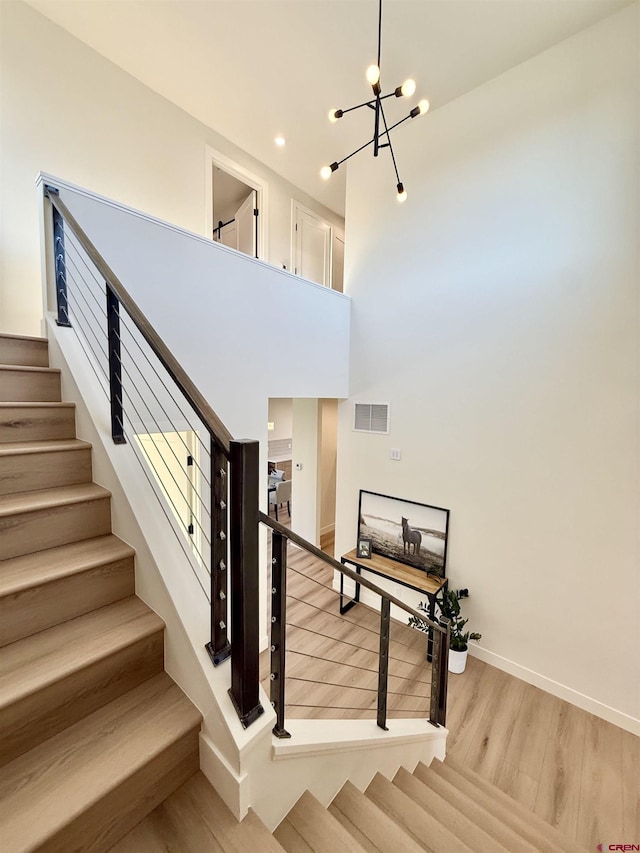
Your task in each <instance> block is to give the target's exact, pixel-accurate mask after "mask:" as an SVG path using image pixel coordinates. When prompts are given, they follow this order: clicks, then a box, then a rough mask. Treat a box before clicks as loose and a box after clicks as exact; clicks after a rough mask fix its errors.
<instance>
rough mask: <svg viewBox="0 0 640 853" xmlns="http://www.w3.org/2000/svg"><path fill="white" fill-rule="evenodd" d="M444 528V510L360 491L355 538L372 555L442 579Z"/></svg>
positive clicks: (445, 535) (444, 556)
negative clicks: (366, 541)
mask: <svg viewBox="0 0 640 853" xmlns="http://www.w3.org/2000/svg"><path fill="white" fill-rule="evenodd" d="M448 527H449V510H448V509H443V508H442V507H436V506H430V505H429V504H422V503H417V502H416V501H409V500H403V499H402V498H393V497H390V496H389V495H380V494H378V493H376V492H368V491H365V490H364V489H361V491H360V503H359V511H358V537H360V538H362V537H365V538H367V539H370V540H371V551H372V553H373V554H380V555H381V556H383V557H388V558H389V559H392V560H397V561H398V562H400V563H405V564H407V565H409V566H413V567H414V568H416V569H422V570H423V571H425V572H427V573H428V574H433V575H437V576H438V577H444V576H445V563H446V557H447V534H448Z"/></svg>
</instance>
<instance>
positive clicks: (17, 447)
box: [0, 438, 92, 458]
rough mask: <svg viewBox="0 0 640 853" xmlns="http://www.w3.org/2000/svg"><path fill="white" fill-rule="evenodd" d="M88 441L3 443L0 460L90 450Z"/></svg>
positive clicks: (0, 448) (68, 439) (65, 439)
mask: <svg viewBox="0 0 640 853" xmlns="http://www.w3.org/2000/svg"><path fill="white" fill-rule="evenodd" d="M91 446H92V445H91V444H90V443H89V442H88V441H82V440H81V439H79V438H53V439H50V440H42V439H40V440H39V441H5V442H3V444H0V458H1V457H3V456H20V455H22V454H25V453H56V452H57V451H60V450H87V449H88V448H91Z"/></svg>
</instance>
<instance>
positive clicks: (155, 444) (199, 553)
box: [69, 276, 211, 563]
mask: <svg viewBox="0 0 640 853" xmlns="http://www.w3.org/2000/svg"><path fill="white" fill-rule="evenodd" d="M69 277H70V278H71V280H72V282H73V283H74V284H75V285H76V287H77V289H78V291H79V293H80V295H81V296H82V298H83V301H84V302H85V304H86V305H87V308H88V309H89V312H90V313H91V315H92V317H93V318H94V319H95V320H96V323H97V324H98V326H100V321H99V320H98V318H97V317H96V315H95V314H94V312H93V311H92V309H91V306H90V305H89V303H88V302H87V300H86V298H85V297H84V295H83V293H82V291H81V289H80V288H79V287H78V285H77V282H76V281H75V279H74V277H73V276H69ZM74 301H76V300H74ZM76 306H77V308H78V309H79V311H80V313H81V314H82V316H83V317H84V319H85V320H86V321H87V325H88V327H89V329H90V331H91V333H92V334H93V336H94V338H95V339H96V341H97V343H98V345H99V346H100V339H99V338H98V336H97V335H96V333H95V331H94V330H93V328H92V327H91V324H90V323H89V321H88V320H87V317H86V315H85V313H84V311H82V309H80V304H79V302H77V301H76ZM105 316H106V315H105ZM92 352H93V348H92ZM103 356H104V358H105V359H108V354H107V353H104V351H103ZM118 361H119V362H120V365H121V367H122V369H123V370H124V372H125V373H126V375H127V376H128V377H129V379H130V380H131V384H132V386H133V387H134V388H135V387H136V385H135V381H134V379H133V377H132V376H131V374H130V373H129V371H128V370H127V368H126V367H125V366H124V364H123V363H122V359H121V358H118ZM105 378H107V377H106V375H105ZM143 378H144V377H143ZM123 390H124V393H125V395H126V396H127V398H128V399H129V402H130V403H131V407H132V408H133V410H134V411H135V413H136V416H137V417H138V419H139V420H140V422H141V423H144V420H143V419H142V417H141V415H140V412H139V411H138V409H137V407H136V405H135V403H134V402H133V398H132V397H131V395H130V394H129V392H128V391H127V390H126V386H124V385H123ZM139 399H140V400H141V402H142V403H143V404H144V405H145V407H146V409H147V411H148V412H149V415H150V416H151V418H152V420H153V421H154V423H155V424H156V427H157V428H158V431H159V432H160V433H161V434H164V433H163V430H162V429H160V426H159V425H158V422H157V420H156V419H155V417H154V416H153V413H152V412H151V409H150V407H149V404H148V403H146V402H145V401H144V398H143V397H142V395H139ZM118 402H119V404H120V406H121V407H122V408H123V410H124V404H123V402H122V400H121V399H119V398H118ZM160 405H161V404H160ZM121 426H122V424H121ZM123 429H124V427H123ZM149 436H150V438H151V441H152V442H153V445H154V447H155V448H156V450H157V449H158V445H157V443H156V441H155V439H154V438H153V436H152V435H151V433H149ZM170 449H171V452H172V453H173V456H174V457H175V459H176V461H177V462H178V464H179V465H181V464H182V463H181V462H180V459H179V458H178V456H177V454H176V452H175V451H174V450H173V448H172V447H170ZM158 455H159V456H160V458H161V460H162V462H163V464H164V467H165V468H166V469H167V471H168V472H169V475H170V477H171V479H172V480H173V482H174V484H175V486H176V488H177V489H178V492H179V494H180V496H181V498H182V499H183V501H184V502H185V504H186V505H187V508H188V509H189V510H190V508H191V507H190V503H189V500H188V498H187V497H186V495H185V494H184V492H183V491H182V489H181V488H180V486H179V484H178V482H177V480H176V478H175V477H174V475H173V472H172V471H171V469H170V468H169V465H168V463H167V461H166V460H165V459H164V457H163V456H162V454H161V453H159V454H158ZM145 456H146V457H147V459H148V461H149V464H151V466H152V468H153V470H154V473H155V474H156V477H157V478H158V480H159V481H160V482H162V478H161V476H160V474H159V473H158V470H157V468H156V467H155V465H153V463H152V462H151V459H149V457H148V455H147V454H146V453H145ZM193 489H194V492H195V493H196V495H197V497H198V499H199V501H200V504H201V505H202V508H203V509H204V511H205V513H206V514H207V515H209V516H210V513H209V512H208V511H207V509H206V506H205V504H204V501H203V500H202V497H201V496H200V494H199V493H198V490H197V489H196V488H195V486H194V487H193ZM166 497H167V498H168V499H169V501H170V503H171V505H172V506H173V508H174V510H175V512H176V514H177V515H178V517H179V516H180V511H179V510H178V508H177V506H176V505H175V503H174V501H173V499H172V498H171V496H170V495H169V494H168V493H167V495H166ZM192 520H193V521H194V522H195V523H196V524H197V525H198V527H199V528H200V531H201V533H202V536H203V538H204V539H205V541H206V542H207V545H209V546H211V541H210V539H209V537H208V536H207V534H206V532H205V529H204V527H203V526H202V524H201V523H200V521H198V519H197V518H196V517H195V516H192ZM192 547H193V549H194V551H196V552H197V554H198V556H199V557H200V559H201V560H202V562H203V563H205V560H204V557H203V556H202V554H201V552H200V550H199V549H198V548H197V547H196V545H195V544H194V543H192Z"/></svg>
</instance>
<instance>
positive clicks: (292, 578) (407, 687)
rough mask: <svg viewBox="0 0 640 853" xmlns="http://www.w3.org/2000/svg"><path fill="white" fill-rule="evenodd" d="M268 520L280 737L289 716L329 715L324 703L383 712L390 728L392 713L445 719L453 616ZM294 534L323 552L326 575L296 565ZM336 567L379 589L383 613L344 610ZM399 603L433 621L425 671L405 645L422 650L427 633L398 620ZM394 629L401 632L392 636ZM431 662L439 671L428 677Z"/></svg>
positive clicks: (351, 711)
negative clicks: (434, 612)
mask: <svg viewBox="0 0 640 853" xmlns="http://www.w3.org/2000/svg"><path fill="white" fill-rule="evenodd" d="M260 521H261V522H262V523H263V524H265V525H266V526H267V527H268V528H270V530H271V643H270V671H269V681H270V699H271V704H272V706H273V708H274V709H275V712H276V725H275V726H274V729H273V732H274V734H275V735H276V736H277V737H279V738H286V737H289V736H290V735H289V732H288V731H287V729H286V718H287V717H289V718H297V717H309V716H311V717H313V716H324V714H323V713H322V712H324V711H330V712H331V713H332V715H334V716H335V715H339V716H341V717H356V718H363V717H364V718H366V717H375V720H376V723H377V725H378V726H379V727H380V728H381V729H384V730H385V731H386V730H387V728H388V727H387V720H388V717H389V715H392V716H393V717H394V718H397V717H403V716H406V715H410V716H412V717H419V716H428V719H429V721H430V722H431V723H433V725H435V726H440V725H445V722H446V703H447V657H448V653H449V623H448V620H447V619H440V620H439V622H434V621H432V620H430V619H427V618H426V617H425V616H424V614H420V613H418V612H417V611H416V610H414V609H413V608H411V607H409V606H408V605H407V604H405V603H404V602H403V601H401V600H400V599H398V598H396V597H395V596H394V595H391V594H390V593H388V592H385V591H384V590H382V589H381V588H380V587H379V586H377V585H376V584H374V583H372V582H371V581H369V580H368V579H367V578H363V577H362V576H361V575H358V574H357V573H356V572H354V571H353V570H352V569H350V568H348V567H347V566H345V565H343V564H342V563H339V562H338V561H337V560H334V559H333V558H332V557H330V556H329V555H328V554H326V553H325V552H324V551H321V550H320V549H319V548H316V547H315V546H314V545H312V544H311V543H310V542H307V541H306V540H305V539H303V538H302V537H301V536H298V534H296V533H294V532H293V531H292V530H289V529H288V528H287V527H285V526H284V525H283V524H280V523H279V522H277V521H274V520H273V519H272V518H271V517H270V516H268V515H265V514H264V513H262V512H261V513H260ZM288 542H293V543H294V544H295V545H297V546H298V547H299V548H302V549H303V550H305V551H306V552H307V553H309V554H311V555H312V556H314V557H316V558H317V559H318V560H319V561H321V563H322V564H323V565H324V566H325V567H326V568H327V569H328V570H329V571H328V572H325V573H324V577H322V576H315V577H311V576H310V575H309V574H308V573H306V572H302V571H300V570H299V569H296V568H295V567H289V566H288V563H287V544H288ZM334 572H340V573H341V574H342V576H343V577H344V578H349V579H350V580H352V581H354V582H356V583H359V584H360V585H361V586H363V587H365V588H366V589H368V590H369V591H370V592H373V593H375V594H376V596H377V597H378V599H379V602H380V604H379V615H378V616H377V617H376V616H375V614H374V611H373V610H370V611H369V614H370V618H369V619H368V620H365V621H363V620H362V619H358V620H355V619H353V618H347V617H345V616H344V615H340V612H339V597H340V593H339V591H338V590H337V589H334V588H333V583H332V580H333V573H334ZM392 604H393V605H395V606H396V607H399V608H400V609H401V610H403V611H404V612H406V613H407V614H408V615H409V616H414V617H416V618H418V619H420V621H421V622H422V623H425V625H426V626H427V627H428V628H429V636H430V639H431V640H432V642H433V659H432V661H431V664H430V665H428V664H427V662H426V648H425V649H424V652H423V654H424V658H425V663H424V666H423V667H418V672H416V671H415V668H414V669H413V671H411V672H409V671H407V667H406V657H407V655H406V653H404V654H403V646H404V647H405V649H406V648H407V647H410V648H411V649H412V652H413V654H414V656H415V647H416V643H418V644H420V638H415V637H412V636H411V635H412V633H413V632H412V631H411V629H410V628H408V627H406V626H404V625H394V623H393V622H392V620H391V605H392ZM367 621H368V622H369V624H366V622H367ZM394 630H395V632H396V634H397V636H396V638H395V640H392V638H391V633H392V631H394ZM422 637H423V638H424V635H422ZM409 669H412V668H411V667H409ZM429 669H430V671H431V677H430V678H427V677H426V673H427V672H428V671H429ZM311 685H312V686H311ZM336 694H337V696H338V698H336ZM427 694H428V702H427ZM310 695H312V696H313V700H312V701H311V700H310V698H309V697H310Z"/></svg>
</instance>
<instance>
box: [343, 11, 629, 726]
mask: <svg viewBox="0 0 640 853" xmlns="http://www.w3.org/2000/svg"><path fill="white" fill-rule="evenodd" d="M638 14H639V6H638V4H637V3H636V4H635V5H633V6H631V7H627V8H626V9H624V10H623V11H622V12H620V13H618V14H616V15H614V16H611V17H609V18H608V19H606V20H604V21H603V22H601V23H600V24H598V25H596V26H594V27H593V28H590V29H588V30H585V31H583V32H582V33H580V34H578V35H576V36H575V37H573V38H571V39H569V40H567V41H565V42H563V43H561V44H559V45H557V46H555V47H554V48H552V49H550V50H549V51H547V52H545V53H543V54H541V55H539V56H538V57H536V58H534V59H532V60H531V61H528V62H526V63H524V64H523V65H521V66H519V67H517V68H515V69H513V70H511V71H509V72H508V73H506V74H504V75H502V76H500V77H498V78H497V79H495V80H493V81H491V82H490V83H488V84H486V85H484V86H482V87H481V88H479V89H477V90H475V91H473V92H471V93H470V94H468V95H466V96H465V97H462V98H460V99H458V100H457V101H455V102H453V103H451V104H449V105H448V106H446V107H444V108H442V109H439V110H436V111H434V112H433V113H432V114H430V115H428V116H426V117H425V118H424V119H422V120H421V121H422V123H421V124H419V125H418V124H417V123H416V125H412V127H411V128H408V129H407V130H406V131H405V133H404V134H403V135H402V136H398V146H397V150H396V156H397V158H398V161H399V163H401V165H402V175H403V181H404V183H405V186H406V187H407V189H408V193H409V198H408V201H407V202H406V204H405V205H403V206H402V207H398V206H397V204H396V203H395V201H394V198H393V192H392V190H393V187H390V186H389V181H388V176H387V174H386V172H384V171H383V170H381V169H380V167H379V165H378V164H377V163H376V162H375V161H373V159H372V158H367V157H361V158H354V161H353V165H352V166H351V167H350V174H349V186H348V194H347V228H348V234H347V238H348V245H349V251H348V254H347V265H348V266H347V282H348V291H347V292H348V293H349V294H350V295H351V296H352V297H353V300H354V302H353V312H352V359H351V393H352V395H353V397H352V399H351V400H350V401H348V402H347V403H345V404H342V405H341V409H340V434H339V459H338V481H339V482H338V490H339V491H338V529H337V542H336V545H337V553H344V552H345V551H346V550H348V549H350V548H352V547H353V546H354V545H355V542H354V538H353V531H354V530H355V529H356V515H357V500H358V490H359V489H360V488H365V489H371V490H374V491H378V492H383V493H387V494H392V495H396V496H401V497H405V498H409V499H413V500H418V501H423V502H426V503H432V504H435V505H439V506H444V507H449V508H450V509H451V527H450V552H449V561H448V574H449V576H450V578H451V581H452V584H453V586H458V585H464V586H468V587H469V589H470V590H471V595H472V597H471V598H470V600H469V602H468V604H467V605H466V612H467V615H469V616H470V624H471V626H472V628H473V629H474V630H477V631H480V632H482V634H483V639H482V642H481V644H480V647H479V650H478V652H477V653H478V655H479V656H482V657H484V658H485V659H486V660H488V661H489V662H491V663H494V664H496V665H498V666H502V667H504V668H505V669H507V670H510V671H512V672H515V673H516V674H517V675H519V676H520V677H524V678H527V679H528V680H531V681H533V682H534V683H538V684H540V685H541V686H543V687H545V688H546V689H549V690H551V691H552V692H556V693H558V694H559V695H562V696H564V697H565V698H569V699H570V700H572V701H575V702H576V703H577V704H581V705H582V706H583V707H587V708H589V709H590V710H592V711H594V712H595V713H598V714H601V715H602V716H605V717H608V718H609V719H614V720H615V721H616V722H618V723H620V724H622V725H626V726H627V727H630V728H633V729H634V730H636V731H638V729H639V726H638V720H639V719H640V682H639V679H640V643H639V642H638V625H639V624H640V621H639V617H640V612H639V611H640V594H639V586H638V584H639V574H640V572H639V566H640V559H639V551H638V520H639V518H640V514H639V504H638V496H639V488H638V486H639V479H638V477H639V469H638V440H639V435H640V429H639V427H640V424H639V414H638V331H639V330H638V307H639V306H638V293H639V288H638V235H639V226H640V218H639V198H638V186H639V183H638V179H639V168H638V151H639V141H640V139H639V122H638V105H639V101H640V99H639V74H638V71H639V67H638V61H639V60H638V56H639V51H638ZM381 222H384V223H385V229H384V240H381V239H380V238H379V236H378V235H379V232H380V228H379V224H380V223H381ZM354 399H355V400H357V399H361V400H367V401H375V400H381V401H390V402H391V415H392V418H391V433H390V435H389V436H367V435H359V434H356V433H353V432H352V431H351V422H350V418H351V412H352V405H353V400H354ZM391 446H393V447H397V448H400V449H401V450H402V454H403V455H402V461H401V462H392V461H391V460H390V459H389V449H390V447H391Z"/></svg>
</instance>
